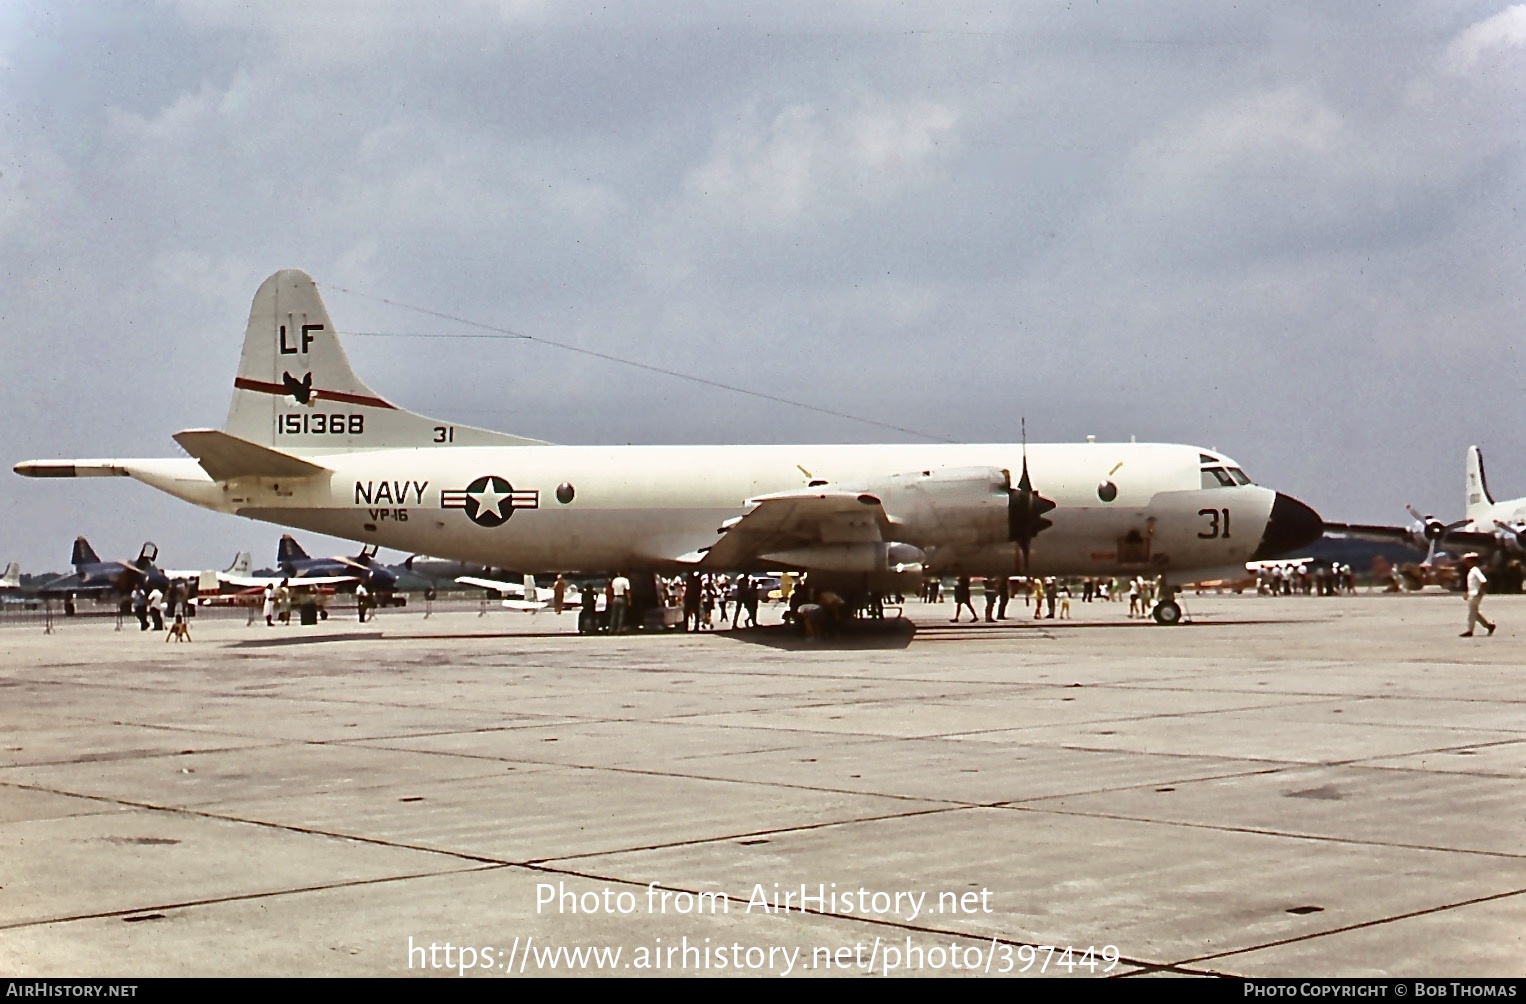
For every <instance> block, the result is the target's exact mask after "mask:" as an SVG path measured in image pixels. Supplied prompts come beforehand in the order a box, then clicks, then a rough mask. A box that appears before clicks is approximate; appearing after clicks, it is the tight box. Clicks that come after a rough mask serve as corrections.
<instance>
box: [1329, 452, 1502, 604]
mask: <svg viewBox="0 0 1526 1004" xmlns="http://www.w3.org/2000/svg"><path fill="white" fill-rule="evenodd" d="M1463 504H1464V509H1463V518H1462V519H1458V520H1453V521H1452V522H1450V523H1447V522H1443V521H1442V520H1440V519H1437V518H1436V517H1435V516H1432V515H1429V514H1427V515H1423V516H1422V515H1421V514H1420V513H1419V512H1418V511H1417V510H1416V509H1415V508H1414V507H1413V506H1406V508H1407V509H1408V510H1409V514H1410V515H1411V516H1412V517H1414V522H1413V523H1409V524H1407V525H1403V526H1382V525H1373V524H1368V523H1328V524H1326V530H1327V531H1329V532H1330V533H1331V534H1335V535H1345V536H1350V537H1356V538H1359V539H1363V540H1380V541H1382V540H1387V541H1401V542H1404V543H1408V544H1410V545H1412V546H1415V547H1419V548H1423V549H1424V550H1425V560H1424V561H1422V562H1420V563H1419V564H1418V565H1417V566H1415V569H1414V571H1413V573H1412V574H1411V575H1410V576H1409V579H1410V581H1411V582H1414V583H1418V585H1415V586H1414V588H1420V586H1423V585H1427V584H1429V583H1431V582H1438V583H1440V584H1442V585H1450V584H1451V583H1452V582H1454V581H1457V580H1458V576H1457V575H1456V574H1455V572H1453V571H1452V570H1451V566H1452V564H1453V563H1454V562H1455V561H1456V554H1457V553H1459V552H1462V551H1477V552H1479V553H1480V554H1483V555H1487V556H1488V560H1487V568H1488V570H1487V574H1488V575H1489V581H1490V585H1491V588H1493V589H1494V590H1496V591H1507V590H1508V591H1512V592H1513V591H1518V590H1519V589H1520V588H1521V578H1522V576H1521V567H1520V563H1521V560H1522V559H1523V558H1526V497H1522V498H1514V499H1507V500H1505V501H1503V502H1496V501H1495V500H1494V496H1493V495H1492V494H1491V493H1490V491H1489V483H1488V480H1487V478H1486V477H1485V475H1484V454H1483V450H1481V449H1480V448H1479V447H1477V446H1470V447H1468V453H1467V460H1466V468H1465V471H1464V475H1463ZM1443 547H1444V548H1447V549H1448V550H1449V551H1451V552H1452V554H1450V555H1448V556H1445V557H1444V556H1443V552H1442V551H1441V550H1440V549H1441V548H1443ZM1432 569H1435V570H1436V571H1435V574H1432V573H1431V570H1432Z"/></svg>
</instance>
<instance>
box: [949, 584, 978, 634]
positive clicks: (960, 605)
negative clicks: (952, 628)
mask: <svg viewBox="0 0 1526 1004" xmlns="http://www.w3.org/2000/svg"><path fill="white" fill-rule="evenodd" d="M966 608H968V609H969V611H970V620H971V621H973V622H975V623H979V622H980V615H979V614H977V613H976V612H975V606H974V604H972V603H971V602H970V577H969V576H968V575H961V576H959V578H957V579H955V580H954V619H953V621H951V622H950V623H953V624H958V623H959V615H960V614H961V613H963V612H964V610H965V609H966Z"/></svg>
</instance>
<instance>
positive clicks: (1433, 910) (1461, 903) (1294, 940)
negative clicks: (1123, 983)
mask: <svg viewBox="0 0 1526 1004" xmlns="http://www.w3.org/2000/svg"><path fill="white" fill-rule="evenodd" d="M1523 894H1526V887H1522V888H1520V889H1510V890H1507V891H1505V892H1496V893H1490V894H1489V895H1487V896H1475V897H1473V898H1471V899H1462V900H1457V901H1456V902H1453V903H1441V904H1438V905H1436V906H1428V907H1422V908H1421V909H1418V910H1409V911H1406V912H1405V913H1396V914H1394V915H1393V916H1391V917H1381V918H1378V919H1376V920H1364V921H1361V922H1359V923H1355V924H1346V925H1344V926H1342V927H1332V928H1330V929H1329V930H1327V931H1313V932H1310V933H1308V934H1299V935H1294V936H1293V937H1290V938H1280V939H1278V940H1276V941H1267V942H1264V943H1262V944H1259V945H1251V946H1248V947H1245V948H1236V949H1233V950H1230V951H1224V952H1215V953H1213V954H1212V955H1199V956H1194V957H1192V958H1188V959H1183V960H1181V962H1180V964H1181V965H1189V964H1192V963H1198V962H1211V961H1213V960H1215V959H1229V958H1232V957H1234V956H1236V955H1245V954H1248V953H1251V952H1260V951H1264V950H1265V949H1268V948H1280V947H1282V946H1284V945H1296V944H1298V943H1299V942H1302V941H1313V940H1316V939H1318V938H1328V937H1330V936H1331V935H1336V934H1348V933H1350V932H1352V931H1361V930H1364V929H1367V928H1373V927H1383V926H1385V925H1387V924H1393V923H1397V922H1398V921H1401V920H1413V919H1415V918H1416V917H1425V916H1429V915H1431V914H1438V913H1445V912H1447V911H1448V910H1456V909H1460V908H1461V907H1465V906H1477V905H1479V904H1480V903H1492V902H1495V901H1497V900H1502V899H1510V898H1511V897H1513V896H1521V895H1523Z"/></svg>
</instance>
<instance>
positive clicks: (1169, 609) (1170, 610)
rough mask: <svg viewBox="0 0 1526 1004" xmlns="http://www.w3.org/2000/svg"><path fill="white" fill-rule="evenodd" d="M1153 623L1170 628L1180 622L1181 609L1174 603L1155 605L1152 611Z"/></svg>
mask: <svg viewBox="0 0 1526 1004" xmlns="http://www.w3.org/2000/svg"><path fill="white" fill-rule="evenodd" d="M1153 613H1154V616H1155V623H1157V624H1162V625H1165V626H1166V627H1171V626H1172V625H1175V624H1180V623H1181V622H1182V608H1181V606H1180V605H1179V604H1177V603H1175V602H1170V601H1168V602H1166V603H1157V604H1155V610H1154V611H1153Z"/></svg>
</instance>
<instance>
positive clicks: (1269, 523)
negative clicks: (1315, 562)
mask: <svg viewBox="0 0 1526 1004" xmlns="http://www.w3.org/2000/svg"><path fill="white" fill-rule="evenodd" d="M1324 532H1325V523H1324V520H1322V519H1320V518H1319V513H1317V512H1315V511H1314V510H1313V509H1310V508H1309V507H1308V506H1306V505H1304V504H1303V503H1302V502H1300V501H1298V500H1297V499H1295V498H1293V497H1292V496H1290V495H1284V494H1282V493H1281V492H1278V493H1277V498H1276V500H1275V501H1273V502H1272V514H1271V515H1270V516H1269V517H1267V520H1266V530H1265V531H1264V532H1263V533H1262V534H1261V545H1260V546H1259V547H1257V548H1256V553H1255V554H1253V555H1251V559H1250V560H1252V561H1266V560H1267V559H1269V558H1275V557H1277V556H1278V555H1282V554H1287V553H1288V552H1289V551H1296V550H1297V549H1298V548H1300V547H1307V546H1309V545H1310V544H1312V543H1314V542H1315V541H1316V540H1318V539H1319V538H1320V537H1321V536H1323V535H1324Z"/></svg>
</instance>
